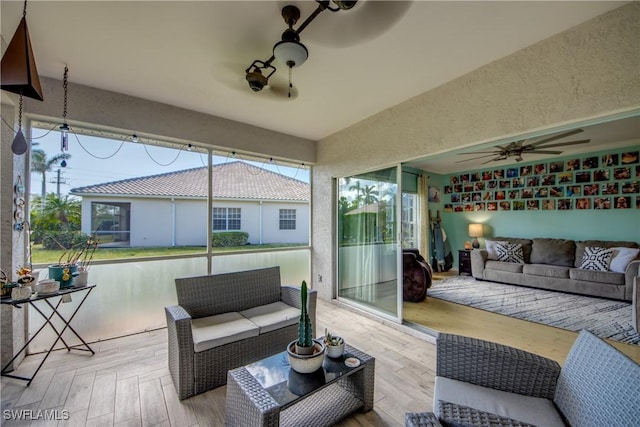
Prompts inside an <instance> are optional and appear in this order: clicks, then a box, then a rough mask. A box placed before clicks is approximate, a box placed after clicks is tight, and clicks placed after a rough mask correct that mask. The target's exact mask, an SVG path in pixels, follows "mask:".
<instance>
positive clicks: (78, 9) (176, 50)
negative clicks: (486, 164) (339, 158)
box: [1, 0, 626, 167]
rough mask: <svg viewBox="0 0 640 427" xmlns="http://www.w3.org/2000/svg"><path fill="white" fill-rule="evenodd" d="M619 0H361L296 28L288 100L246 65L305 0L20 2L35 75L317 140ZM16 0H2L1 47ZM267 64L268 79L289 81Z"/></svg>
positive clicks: (307, 4) (261, 55) (262, 53)
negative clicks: (254, 81)
mask: <svg viewBox="0 0 640 427" xmlns="http://www.w3.org/2000/svg"><path fill="white" fill-rule="evenodd" d="M624 3H626V2H617V1H574V2H564V1H513V2H507V1H497V2H487V1H469V2H467V1H445V2H435V1H414V2H403V1H397V2H378V1H372V0H368V1H365V0H361V1H360V2H358V4H357V5H356V7H355V8H354V9H352V10H351V11H346V12H345V11H341V12H339V13H332V12H329V11H325V12H323V13H321V14H320V15H319V16H318V17H317V18H316V20H315V21H314V22H312V23H311V24H310V25H309V27H307V28H306V29H305V30H304V31H303V32H302V34H301V41H302V42H303V43H304V44H305V45H306V46H307V48H308V49H309V60H308V61H307V62H306V63H305V64H303V65H302V66H301V67H300V68H297V69H294V70H293V83H294V86H296V89H297V90H298V92H299V94H298V96H297V97H296V98H295V99H292V100H290V99H287V98H286V96H277V97H276V96H274V94H273V93H268V92H266V91H263V92H260V93H253V92H251V91H250V90H249V88H248V86H247V84H246V82H245V81H244V70H245V68H247V67H248V66H249V64H251V62H252V61H253V60H255V59H260V60H266V59H268V58H269V57H270V56H271V52H272V47H273V45H274V44H275V43H276V42H277V41H279V39H280V36H281V33H282V31H283V30H284V29H285V28H286V26H285V24H284V21H283V20H282V18H281V16H280V13H281V12H280V11H281V8H282V6H283V5H285V4H296V5H298V6H300V8H301V9H302V19H301V20H303V19H304V18H306V16H308V14H309V13H310V12H311V11H312V10H313V9H314V8H315V7H316V3H315V2H313V1H287V2H285V1H252V2H249V1H228V2H223V1H193V2H185V1H139V2H128V1H102V2H101V1H67V2H58V1H30V2H29V3H28V6H27V22H28V24H29V33H30V35H31V41H32V45H33V48H34V54H35V57H36V62H37V67H38V71H39V74H40V75H42V76H47V77H52V78H57V79H62V75H63V70H64V67H65V64H66V65H68V67H69V80H70V81H71V82H72V83H79V84H84V85H88V86H93V87H97V88H102V89H107V90H111V91H115V92H120V93H126V94H129V95H133V96H137V97H141V98H145V99H149V100H154V101H158V102H163V103H168V104H172V105H176V106H179V107H183V108H187V109H191V110H195V111H198V112H203V113H207V114H211V115H215V116H220V117H224V118H227V119H232V120H236V121H240V122H244V123H248V124H252V125H255V126H259V127H263V128H266V129H270V130H274V131H279V132H283V133H286V134H290V135H294V136H299V137H304V138H308V139H311V140H320V139H322V138H324V137H326V136H328V135H331V134H333V133H335V132H337V131H339V130H341V129H343V128H346V127H348V126H350V125H352V124H354V123H356V122H358V121H360V120H363V119H365V118H366V117H369V116H371V115H373V114H375V113H378V112H380V111H382V110H385V109H387V108H389V107H392V106H393V105H396V104H398V103H400V102H402V101H404V100H407V99H409V98H411V97H414V96H416V95H418V94H420V93H423V92H425V91H428V90H430V89H432V88H434V87H436V86H439V85H442V84H443V83H445V82H447V81H450V80H452V79H455V78H456V77H459V76H461V75H463V74H465V73H468V72H470V71H472V70H474V69H476V68H478V67H480V66H482V65H484V64H487V63H490V62H492V61H495V60H497V59H499V58H501V57H504V56H506V55H508V54H510V53H513V52H515V51H517V50H519V49H522V48H524V47H526V46H529V45H531V44H533V43H536V42H538V41H540V40H542V39H545V38H548V37H550V36H552V35H554V34H556V33H559V32H561V31H564V30H566V29H568V28H570V27H572V26H575V25H577V24H580V23H582V22H584V21H587V20H589V19H591V18H593V17H595V16H597V15H600V14H602V13H605V12H607V11H609V10H611V9H614V8H617V7H620V6H621V5H623V4H624ZM22 8H23V2H22V1H11V0H8V1H7V0H2V2H1V12H2V13H1V15H2V21H1V23H2V27H1V28H2V30H1V33H2V38H3V39H4V40H3V45H6V43H8V42H9V40H10V39H11V36H12V35H13V33H14V31H15V28H16V26H17V24H18V22H19V20H20V17H21V15H22ZM276 66H278V71H277V72H276V74H275V75H274V77H272V79H271V82H272V83H274V86H275V85H276V84H278V83H279V84H282V83H286V79H287V72H286V70H285V67H284V66H280V65H279V64H276ZM68 117H69V118H70V119H73V111H69V116H68ZM455 160H457V159H455ZM465 167H466V165H465Z"/></svg>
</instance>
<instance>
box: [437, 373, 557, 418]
mask: <svg viewBox="0 0 640 427" xmlns="http://www.w3.org/2000/svg"><path fill="white" fill-rule="evenodd" d="M438 400H443V401H445V402H450V403H455V404H458V405H462V406H467V407H470V408H474V409H477V410H479V411H484V412H489V413H491V414H496V415H500V416H502V417H507V418H511V419H513V420H517V421H521V422H523V423H528V424H532V425H535V426H545V427H555V426H558V427H560V426H562V427H564V426H565V423H564V422H563V421H562V417H561V416H560V414H559V413H558V410H557V409H556V407H555V405H554V404H553V402H552V401H551V400H549V399H543V398H540V397H529V396H523V395H521V394H516V393H508V392H505V391H500V390H494V389H491V388H487V387H481V386H478V385H475V384H471V383H466V382H463V381H458V380H452V379H450V378H445V377H439V376H437V377H436V382H435V389H434V393H433V409H434V412H435V413H436V415H437V416H438V417H440V414H439V413H438Z"/></svg>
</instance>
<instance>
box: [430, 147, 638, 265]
mask: <svg viewBox="0 0 640 427" xmlns="http://www.w3.org/2000/svg"><path fill="white" fill-rule="evenodd" d="M639 148H640V147H638V146H637V145H635V146H633V147H630V148H624V149H617V150H611V151H606V152H602V151H601V152H594V153H586V154H580V155H577V156H566V157H558V158H554V159H553V161H561V160H562V161H565V162H566V160H569V159H575V158H579V159H581V160H582V159H584V158H587V157H591V156H597V157H598V161H599V162H601V161H602V156H603V155H605V154H618V155H619V157H620V155H621V154H622V153H623V152H629V151H638V149H639ZM538 163H547V165H548V164H549V162H548V161H547V162H541V161H538V162H522V163H518V164H515V165H511V166H505V167H500V168H497V167H492V166H491V165H490V164H488V165H487V168H485V169H482V170H470V171H465V172H460V173H456V174H453V175H461V174H464V173H474V172H480V171H483V170H488V169H491V170H493V169H501V168H503V169H505V170H506V169H507V168H509V167H518V168H520V167H521V166H531V168H532V169H533V167H534V165H535V164H538ZM598 165H599V167H598V168H597V169H589V171H592V172H593V171H594V170H602V169H609V171H610V177H609V181H605V182H599V183H598V184H600V185H601V184H603V183H604V184H606V183H607V182H610V183H613V182H617V183H619V187H620V191H621V186H622V184H623V183H627V182H635V183H636V187H638V184H637V183H638V182H639V181H640V176H638V175H637V174H638V173H639V172H638V171H637V170H636V166H639V164H638V163H633V164H628V165H626V164H625V165H618V166H611V167H604V166H602V164H601V163H599V164H598ZM627 166H628V167H630V168H631V178H630V179H624V180H614V179H613V172H614V169H615V168H617V167H627ZM427 173H428V174H429V176H430V179H429V184H430V185H436V186H440V187H441V188H444V186H445V185H449V184H450V177H451V175H446V176H441V175H436V174H433V173H429V172H427ZM505 173H506V172H505ZM574 175H575V173H574ZM574 181H575V176H574ZM570 184H573V185H578V184H577V183H575V182H572V183H567V184H558V186H567V185H570ZM580 185H582V186H583V185H584V184H580ZM621 195H623V194H621V193H620V194H618V196H621ZM624 196H625V197H631V208H630V209H614V206H612V207H611V209H606V210H599V209H593V207H592V208H591V209H588V210H576V209H573V210H522V211H500V210H498V211H486V210H485V211H471V212H444V204H449V203H450V195H449V194H443V197H442V200H441V202H440V203H430V204H429V208H430V209H431V210H432V212H433V213H434V214H435V210H437V209H439V210H440V212H441V215H442V226H443V228H444V230H445V231H446V233H447V235H448V237H449V239H450V244H451V249H452V252H453V254H454V266H453V268H455V269H457V266H458V258H457V255H458V254H457V250H458V249H463V248H464V243H465V241H471V240H472V239H471V238H470V237H469V236H467V232H468V231H467V230H468V225H469V224H470V223H476V222H477V223H482V224H484V237H483V238H480V239H479V240H480V247H481V248H484V247H485V244H484V240H485V239H486V238H491V237H496V236H503V237H527V238H533V237H553V238H565V239H573V240H590V239H597V240H624V241H634V242H638V243H640V208H639V207H638V203H640V201H639V200H638V199H640V194H638V193H633V194H629V193H627V194H624ZM598 197H605V196H602V195H600V196H593V197H588V198H590V199H592V200H591V203H593V199H595V198H598ZM610 197H611V198H612V202H615V196H610ZM564 198H570V199H572V200H573V202H574V204H575V201H576V200H577V199H578V198H579V197H576V196H573V197H564ZM555 199H556V200H557V199H558V198H555ZM517 200H523V199H517ZM533 200H536V199H535V198H534V199H533ZM538 200H544V199H538Z"/></svg>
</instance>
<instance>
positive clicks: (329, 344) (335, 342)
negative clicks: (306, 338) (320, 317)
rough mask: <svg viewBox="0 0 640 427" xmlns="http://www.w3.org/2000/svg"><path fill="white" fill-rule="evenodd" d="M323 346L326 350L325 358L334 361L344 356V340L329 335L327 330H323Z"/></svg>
mask: <svg viewBox="0 0 640 427" xmlns="http://www.w3.org/2000/svg"><path fill="white" fill-rule="evenodd" d="M324 346H325V347H326V349H327V357H331V358H334V359H335V358H337V357H342V355H343V354H344V339H342V337H339V336H337V335H331V332H329V331H328V330H327V329H325V330H324Z"/></svg>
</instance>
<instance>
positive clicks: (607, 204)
mask: <svg viewBox="0 0 640 427" xmlns="http://www.w3.org/2000/svg"><path fill="white" fill-rule="evenodd" d="M593 209H611V197H596V198H595V199H593Z"/></svg>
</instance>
